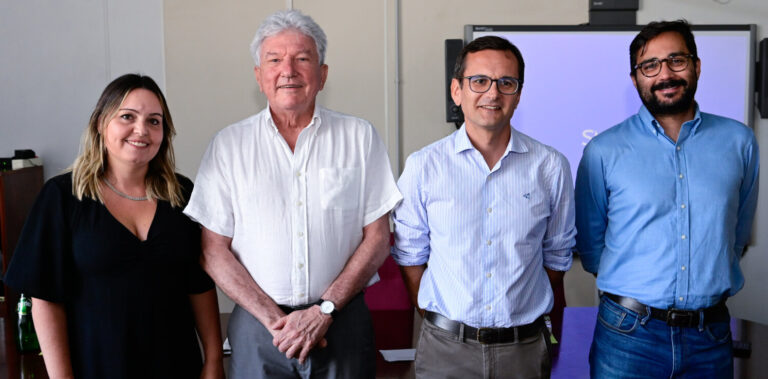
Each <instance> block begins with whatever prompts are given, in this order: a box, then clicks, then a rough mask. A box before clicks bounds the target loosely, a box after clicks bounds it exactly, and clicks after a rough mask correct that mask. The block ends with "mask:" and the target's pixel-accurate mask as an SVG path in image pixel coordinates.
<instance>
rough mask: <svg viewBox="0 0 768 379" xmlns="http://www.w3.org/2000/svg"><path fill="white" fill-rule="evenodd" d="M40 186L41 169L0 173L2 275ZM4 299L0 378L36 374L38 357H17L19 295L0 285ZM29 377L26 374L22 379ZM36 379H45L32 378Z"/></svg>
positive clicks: (0, 307) (0, 306)
mask: <svg viewBox="0 0 768 379" xmlns="http://www.w3.org/2000/svg"><path fill="white" fill-rule="evenodd" d="M42 187H43V168H42V167H28V168H23V169H19V170H12V171H0V254H2V262H0V263H2V268H1V271H2V274H3V275H5V270H6V269H7V267H8V263H10V262H11V257H12V256H13V251H14V249H16V243H17V242H18V240H19V235H20V234H21V229H22V227H23V226H24V221H25V220H26V218H27V214H28V213H29V210H30V209H31V208H32V204H33V203H34V202H35V199H36V198H37V194H38V193H39V192H40V189H41V188H42ZM0 291H2V296H4V298H3V300H2V301H0V323H2V328H0V342H2V343H0V353H1V356H0V377H5V378H20V377H22V372H24V373H31V372H30V371H38V370H39V368H38V369H34V368H33V367H32V366H41V365H42V363H41V359H40V357H39V356H37V354H29V355H28V354H19V353H18V352H17V349H16V342H15V339H14V336H15V333H16V303H17V302H18V301H19V294H18V293H15V292H14V291H13V290H11V289H9V288H6V287H5V285H4V284H3V285H0ZM26 376H28V375H25V377H26ZM34 377H36V378H42V377H46V376H44V372H43V375H35V376H34Z"/></svg>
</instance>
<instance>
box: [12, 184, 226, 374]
mask: <svg viewBox="0 0 768 379" xmlns="http://www.w3.org/2000/svg"><path fill="white" fill-rule="evenodd" d="M177 177H178V178H179V181H180V183H181V184H182V187H183V192H184V199H185V202H186V200H188V199H189V195H190V193H191V192H192V182H191V181H190V180H189V179H187V178H185V177H183V176H181V175H177ZM200 254H201V250H200V227H199V226H198V225H197V224H196V223H195V222H193V221H191V220H190V219H189V218H188V217H186V216H185V215H184V214H183V213H182V208H173V207H171V205H170V203H168V202H167V201H158V203H157V210H156V212H155V217H154V219H153V221H152V225H151V227H150V228H149V232H148V235H147V240H146V241H140V240H139V239H138V238H137V237H136V236H135V235H134V234H133V233H131V232H130V231H129V230H128V229H126V228H125V226H123V225H122V224H121V223H120V222H119V221H118V220H117V219H115V218H114V217H113V216H112V214H111V213H110V212H109V211H108V210H107V208H106V207H105V206H104V205H103V204H101V203H99V202H98V201H94V200H90V199H84V200H82V201H79V200H77V199H76V198H75V197H74V196H73V195H72V174H71V173H67V174H63V175H59V176H56V177H54V178H52V179H50V180H49V181H48V182H46V184H45V186H44V187H43V189H42V191H41V193H40V195H39V196H38V198H37V200H36V202H35V205H34V206H33V208H32V210H31V212H30V214H29V216H28V218H27V221H26V223H25V224H24V229H23V231H22V233H21V237H20V239H19V243H18V245H17V247H16V251H15V253H14V256H13V259H12V261H11V263H10V265H9V267H8V271H7V272H6V275H5V283H6V284H7V285H8V286H10V287H12V288H14V289H16V290H17V291H19V292H23V293H24V294H25V295H27V296H32V297H36V298H40V299H43V300H47V301H52V302H56V303H60V304H62V305H64V307H65V310H66V315H67V331H68V337H69V347H70V354H71V359H72V368H73V370H74V374H75V377H76V378H138V377H142V378H143V377H150V378H193V377H195V378H196V377H199V375H200V369H201V367H202V362H201V361H202V360H201V356H200V349H199V345H198V342H197V338H196V335H195V331H194V316H193V314H192V309H191V305H190V302H189V298H188V295H189V294H196V293H202V292H205V291H207V290H210V289H212V288H213V282H212V281H211V279H210V278H209V277H208V276H207V275H206V274H205V272H204V271H203V270H202V269H201V268H200V265H199V258H200Z"/></svg>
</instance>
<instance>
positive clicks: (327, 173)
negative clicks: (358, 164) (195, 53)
mask: <svg viewBox="0 0 768 379" xmlns="http://www.w3.org/2000/svg"><path fill="white" fill-rule="evenodd" d="M360 175H361V173H360V169H359V168H337V167H331V168H321V169H320V191H321V192H320V205H321V206H322V208H323V209H357V208H358V206H359V203H360Z"/></svg>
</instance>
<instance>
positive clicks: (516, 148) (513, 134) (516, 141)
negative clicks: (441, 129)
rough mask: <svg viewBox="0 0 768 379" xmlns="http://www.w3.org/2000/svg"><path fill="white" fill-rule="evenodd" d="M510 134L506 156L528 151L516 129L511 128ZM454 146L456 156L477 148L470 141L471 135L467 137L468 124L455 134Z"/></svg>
mask: <svg viewBox="0 0 768 379" xmlns="http://www.w3.org/2000/svg"><path fill="white" fill-rule="evenodd" d="M509 129H510V133H509V142H508V143H507V149H506V150H505V151H504V155H503V156H502V157H504V156H507V154H509V152H510V151H512V152H515V153H525V152H527V151H528V147H527V146H525V144H524V143H523V141H522V138H520V137H519V133H520V132H518V131H517V130H515V128H513V127H512V126H510V127H509ZM453 145H454V152H455V153H456V154H458V153H461V152H462V151H465V150H470V149H474V148H475V146H473V145H472V141H470V140H469V135H467V124H466V123H464V124H463V125H461V128H460V129H459V130H457V131H456V132H455V133H454V137H453Z"/></svg>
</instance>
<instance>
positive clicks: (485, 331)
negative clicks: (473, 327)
mask: <svg viewBox="0 0 768 379" xmlns="http://www.w3.org/2000/svg"><path fill="white" fill-rule="evenodd" d="M494 335H495V333H494V330H493V328H477V342H480V343H481V344H489V343H493V342H495V339H494V338H493V336H494Z"/></svg>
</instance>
